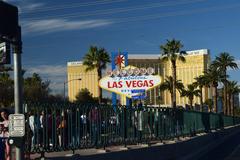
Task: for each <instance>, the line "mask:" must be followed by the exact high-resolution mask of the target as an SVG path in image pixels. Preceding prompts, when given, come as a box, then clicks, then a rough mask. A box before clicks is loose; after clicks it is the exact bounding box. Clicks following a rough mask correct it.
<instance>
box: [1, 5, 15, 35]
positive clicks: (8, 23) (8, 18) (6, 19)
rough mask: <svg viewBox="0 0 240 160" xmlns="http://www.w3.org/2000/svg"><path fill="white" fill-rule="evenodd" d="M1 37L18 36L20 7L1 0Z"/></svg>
mask: <svg viewBox="0 0 240 160" xmlns="http://www.w3.org/2000/svg"><path fill="white" fill-rule="evenodd" d="M0 24H1V25H0V37H8V38H10V39H12V38H17V34H18V8H17V7H15V6H12V5H10V4H8V3H5V2H3V1H0Z"/></svg>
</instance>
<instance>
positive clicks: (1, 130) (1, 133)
mask: <svg viewBox="0 0 240 160" xmlns="http://www.w3.org/2000/svg"><path fill="white" fill-rule="evenodd" d="M1 118H2V119H3V121H2V122H1V123H0V125H1V127H0V137H3V138H4V139H3V144H4V145H5V146H4V150H5V160H10V146H9V144H8V142H7V138H8V137H9V132H8V125H9V120H8V113H7V111H2V112H1Z"/></svg>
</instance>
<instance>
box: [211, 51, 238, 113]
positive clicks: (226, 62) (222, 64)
mask: <svg viewBox="0 0 240 160" xmlns="http://www.w3.org/2000/svg"><path fill="white" fill-rule="evenodd" d="M213 65H214V66H216V67H217V69H218V70H219V71H220V72H222V73H223V79H222V82H223V84H224V113H226V110H227V107H228V106H227V68H232V69H237V68H238V65H237V63H235V62H234V57H233V56H231V55H230V54H229V53H227V52H223V53H220V55H219V56H217V57H216V59H215V60H214V61H213Z"/></svg>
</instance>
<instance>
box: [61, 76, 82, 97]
mask: <svg viewBox="0 0 240 160" xmlns="http://www.w3.org/2000/svg"><path fill="white" fill-rule="evenodd" d="M81 80H82V79H81V78H78V79H70V80H69V81H64V83H63V98H64V101H65V99H66V94H65V88H66V84H67V83H69V82H71V81H81Z"/></svg>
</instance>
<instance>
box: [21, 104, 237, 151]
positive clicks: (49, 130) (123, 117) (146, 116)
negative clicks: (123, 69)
mask: <svg viewBox="0 0 240 160" xmlns="http://www.w3.org/2000/svg"><path fill="white" fill-rule="evenodd" d="M27 106H28V107H27V108H28V113H26V119H27V122H26V123H27V124H26V127H27V128H26V130H27V131H26V137H25V140H26V141H25V143H26V145H25V146H26V147H25V151H26V153H42V155H44V153H45V152H56V151H63V150H73V151H74V150H76V149H81V148H92V147H96V148H99V147H106V146H109V145H125V146H127V145H128V144H136V143H150V142H151V141H162V140H165V139H173V138H176V137H180V136H192V135H195V134H196V133H200V132H209V131H211V130H213V129H221V128H223V127H226V126H231V125H234V124H239V123H240V118H239V117H231V116H224V115H221V114H215V113H206V112H196V111H187V110H183V109H172V108H156V107H141V108H132V107H127V106H115V107H113V106H109V105H80V104H79V105H78V104H57V103H56V104H49V103H45V104H43V103H29V104H27ZM113 108H116V110H114V109H113Z"/></svg>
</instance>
